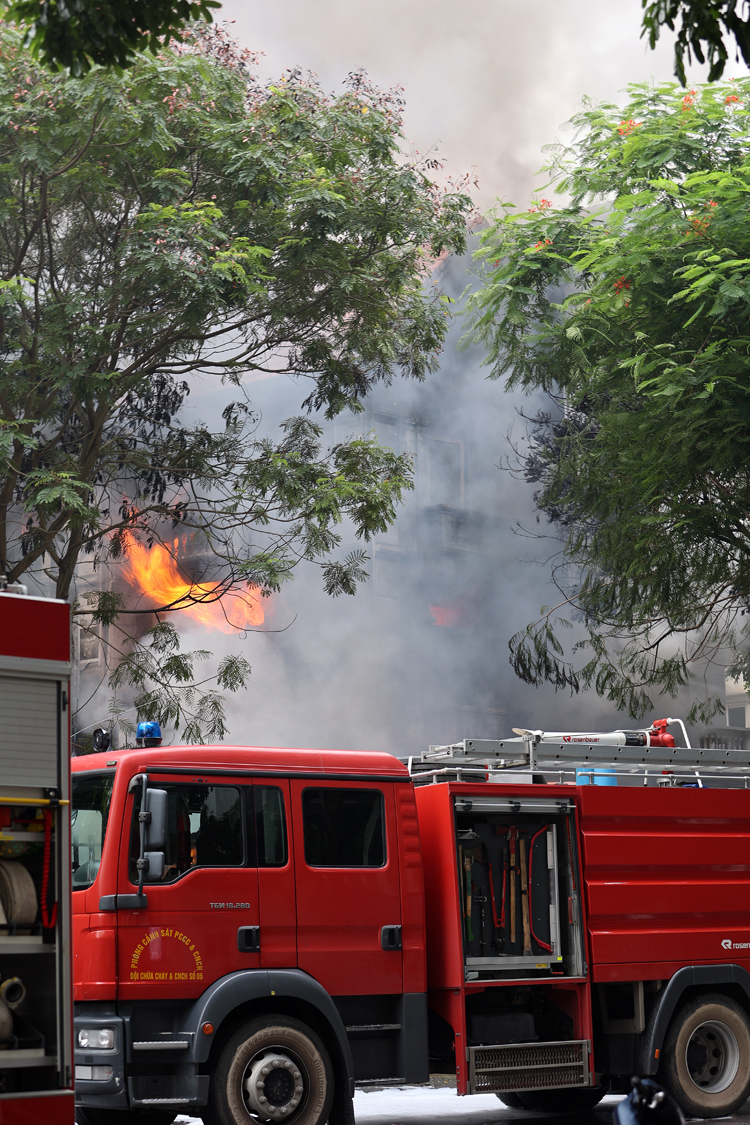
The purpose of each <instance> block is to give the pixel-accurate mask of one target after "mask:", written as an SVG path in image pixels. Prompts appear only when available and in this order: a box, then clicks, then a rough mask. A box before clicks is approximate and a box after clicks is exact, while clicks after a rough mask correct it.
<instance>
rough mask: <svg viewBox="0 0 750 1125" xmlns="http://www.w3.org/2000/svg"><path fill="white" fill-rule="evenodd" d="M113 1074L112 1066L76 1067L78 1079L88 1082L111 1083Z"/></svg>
mask: <svg viewBox="0 0 750 1125" xmlns="http://www.w3.org/2000/svg"><path fill="white" fill-rule="evenodd" d="M113 1073H114V1072H113V1070H112V1067H111V1066H78V1065H77V1066H76V1078H83V1079H85V1080H86V1081H87V1082H91V1081H94V1082H111V1080H112V1074H113Z"/></svg>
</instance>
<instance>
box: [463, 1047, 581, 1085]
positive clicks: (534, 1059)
mask: <svg viewBox="0 0 750 1125" xmlns="http://www.w3.org/2000/svg"><path fill="white" fill-rule="evenodd" d="M469 1082H470V1083H471V1093H472V1094H494V1093H501V1092H502V1091H503V1090H514V1091H515V1090H553V1089H557V1088H559V1087H561V1086H588V1085H589V1043H588V1040H587V1039H577V1040H574V1041H572V1042H570V1041H567V1042H564V1043H512V1044H505V1043H504V1044H500V1045H498V1046H496V1047H470V1048H469Z"/></svg>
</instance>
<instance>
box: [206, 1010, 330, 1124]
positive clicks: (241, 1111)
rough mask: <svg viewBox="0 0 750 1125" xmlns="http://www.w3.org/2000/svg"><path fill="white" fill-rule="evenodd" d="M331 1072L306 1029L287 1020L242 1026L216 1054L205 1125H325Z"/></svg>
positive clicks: (274, 1018) (318, 1042) (263, 1019)
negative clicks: (274, 1124)
mask: <svg viewBox="0 0 750 1125" xmlns="http://www.w3.org/2000/svg"><path fill="white" fill-rule="evenodd" d="M332 1104H333V1069H332V1067H331V1060H330V1058H329V1056H328V1052H327V1051H326V1049H325V1047H324V1045H323V1043H322V1042H321V1040H320V1039H319V1038H318V1036H317V1035H316V1034H315V1032H314V1031H312V1030H311V1028H309V1027H307V1026H306V1025H305V1024H303V1023H300V1021H299V1020H295V1019H293V1018H291V1017H290V1016H264V1017H261V1018H259V1019H256V1020H252V1021H251V1022H250V1023H247V1024H244V1025H243V1026H242V1027H241V1028H239V1030H238V1031H236V1032H235V1033H234V1035H232V1037H231V1038H230V1039H228V1040H227V1042H226V1043H225V1044H224V1046H223V1048H222V1049H221V1050H220V1052H219V1056H218V1058H217V1060H216V1064H215V1066H214V1068H213V1073H212V1075H211V1090H210V1094H209V1106H208V1114H207V1120H208V1121H210V1125H258V1123H263V1125H268V1123H271V1122H277V1121H285V1122H286V1121H293V1122H294V1123H295V1125H324V1123H325V1122H326V1121H327V1120H328V1117H329V1114H330V1111H331V1105H332Z"/></svg>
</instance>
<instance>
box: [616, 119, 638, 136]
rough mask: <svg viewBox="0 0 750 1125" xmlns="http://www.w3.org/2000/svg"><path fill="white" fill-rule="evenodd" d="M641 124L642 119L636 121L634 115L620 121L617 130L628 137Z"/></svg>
mask: <svg viewBox="0 0 750 1125" xmlns="http://www.w3.org/2000/svg"><path fill="white" fill-rule="evenodd" d="M639 125H640V121H634V120H633V118H632V117H628V119H627V121H625V120H623V121H621V122H620V124H619V126H618V128H617V132H618V133H619V134H620V136H621V137H627V136H628V135H629V134H630V133H632V132H633V130H634V129H637V128H638V126H639Z"/></svg>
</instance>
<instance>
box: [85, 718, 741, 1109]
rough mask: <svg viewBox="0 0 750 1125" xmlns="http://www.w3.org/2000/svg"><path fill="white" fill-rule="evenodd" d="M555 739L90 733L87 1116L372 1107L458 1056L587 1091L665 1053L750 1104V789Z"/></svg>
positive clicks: (573, 1098) (662, 1060)
mask: <svg viewBox="0 0 750 1125" xmlns="http://www.w3.org/2000/svg"><path fill="white" fill-rule="evenodd" d="M511 741H512V740H511ZM515 741H516V743H518V741H519V740H515ZM659 745H660V743H659V742H658V741H656V740H655V741H654V743H653V745H652V746H650V747H649V746H647V747H646V749H645V750H644V751H643V753H644V754H653V755H656V756H657V757H658V754H659V753H662V754H663V755H667V756H668V755H669V754H671V753H673V751H671V750H666V749H665V750H664V751H657V750H655V749H654V747H656V746H659ZM610 749H611V748H610ZM516 751H517V747H516ZM638 752H639V753H640V751H638ZM497 753H498V754H499V753H506V755H507V748H506V750H503V748H502V745H501V747H500V750H499V751H497ZM618 753H621V754H623V753H625V752H624V751H618ZM625 756H627V755H625ZM622 760H624V759H621V762H622ZM649 760H650V759H649ZM529 764H530V766H531V768H530V769H529V771H528V772H527V773H526V774H508V773H506V774H505V775H503V774H502V772H501V771H500V772H497V773H493V770H492V768H491V767H490V766H484V765H483V766H482V767H481V768H480V769H474V770H470V769H469V770H464V771H463V772H462V769H461V768H460V764H459V765H457V764H456V763H455V762H454V763H451V766H450V768H442V769H434V770H430V769H429V768H427V767H429V765H430V763H429V762H427V763H425V764H424V771H423V772H422V773H421V774H420V773H419V772H415V770H414V769H412V768H410V766H407V765H406V764H404V763H403V762H401V761H399V760H398V759H396V758H395V757H393V756H391V755H389V754H373V753H349V752H344V751H313V750H294V749H289V750H283V749H263V748H247V747H227V746H218V747H170V748H166V747H160V746H150V747H147V746H144V747H142V748H139V749H135V750H126V751H120V752H115V753H113V752H111V751H110V752H105V753H103V754H94V755H90V756H87V757H85V758H78V759H75V760H74V762H73V798H72V799H73V829H72V848H73V877H72V882H73V901H74V906H73V911H74V913H73V924H74V949H75V972H74V981H75V989H76V992H75V999H76V1005H75V1047H76V1056H75V1061H76V1098H77V1105H78V1116H79V1121H80V1122H81V1123H82V1125H108V1122H109V1121H110V1111H111V1110H115V1109H116V1110H118V1111H120V1113H119V1115H118V1121H122V1122H123V1123H125V1122H129V1121H132V1122H133V1125H168V1123H169V1122H171V1121H172V1120H173V1119H174V1117H175V1115H176V1114H177V1113H178V1112H189V1113H192V1114H194V1115H196V1116H202V1117H203V1119H204V1121H205V1122H206V1123H207V1125H248V1123H249V1122H253V1121H257V1122H263V1123H267V1122H272V1121H282V1120H289V1121H292V1120H294V1121H295V1123H296V1125H323V1123H325V1122H326V1121H327V1120H330V1121H331V1122H332V1123H333V1125H351V1123H352V1122H353V1110H352V1096H353V1093H354V1087H355V1083H356V1084H361V1085H366V1084H368V1083H377V1084H383V1083H393V1084H404V1083H420V1082H427V1081H429V1078H430V1074H431V1073H432V1074H434V1073H440V1074H443V1075H444V1074H446V1073H449V1074H455V1076H456V1086H457V1092H458V1093H459V1094H473V1093H486V1092H494V1093H496V1094H497V1095H498V1097H500V1098H501V1099H502V1100H503V1101H505V1102H506V1103H507V1104H509V1105H514V1106H519V1107H524V1108H528V1109H566V1108H567V1109H578V1110H581V1111H582V1110H585V1109H586V1108H590V1107H592V1106H593V1105H595V1104H596V1102H597V1101H598V1100H599V1099H600V1098H601V1097H602V1096H603V1095H604V1094H605V1093H606V1092H607V1091H610V1090H611V1091H613V1092H620V1091H621V1092H625V1091H626V1090H627V1089H628V1088H629V1080H630V1076H631V1075H632V1074H633V1073H641V1074H650V1075H656V1076H657V1077H658V1078H659V1080H661V1081H664V1082H666V1083H667V1084H668V1085H669V1087H670V1089H672V1091H673V1093H674V1094H675V1095H676V1096H677V1097H678V1099H679V1100H680V1101H681V1102H682V1104H683V1106H684V1107H685V1108H687V1109H688V1110H689V1111H690V1112H691V1113H693V1114H694V1115H696V1116H704V1117H712V1116H719V1115H722V1114H726V1113H729V1112H732V1110H733V1109H734V1108H735V1107H736V1105H739V1104H741V1102H742V1101H743V1100H745V1098H746V1097H747V1096H748V1093H750V971H749V970H750V900H749V899H748V891H749V890H750V829H748V827H747V825H748V823H749V820H748V814H749V813H750V794H748V793H747V792H746V791H745V790H744V789H739V788H731V787H730V788H727V787H726V783H722V785H721V787H718V788H717V787H714V788H712V787H711V785H710V784H708V783H707V784H706V785H705V786H703V785H702V784H701V785H700V787H696V785H698V784H699V783H698V782H696V780H695V778H694V777H693V774H692V773H691V774H690V775H689V777H690V778H692V780H687V781H684V782H683V783H682V784H680V783H679V779H678V778H677V776H676V773H675V771H674V769H672V771H671V773H670V775H669V776H668V777H667V786H666V787H665V786H664V785H662V784H661V781H663V780H664V778H663V777H661V781H660V783H659V784H658V785H657V784H656V781H657V780H659V779H658V778H656V777H655V776H652V777H651V782H650V783H649V784H647V785H646V786H644V785H643V783H642V782H641V781H638V783H637V784H632V783H629V782H628V780H627V778H624V777H623V778H620V782H621V784H619V785H617V786H607V785H590V784H589V785H587V784H581V782H582V781H584V780H585V779H583V778H578V779H577V780H578V782H579V783H578V784H576V783H575V781H576V777H575V773H573V776H572V782H573V783H571V781H568V780H564V770H563V769H559V772H558V779H557V780H555V778H554V777H553V776H552V774H551V773H549V772H546V771H545V772H539V768H538V766H539V763H538V762H536V761H534V762H530V763H529ZM553 764H555V763H553ZM557 765H559V763H557ZM596 768H597V769H598V767H596ZM720 768H726V767H720ZM589 772H590V774H591V776H590V777H589V778H588V780H595V779H594V777H593V767H592V769H591V770H590V771H589ZM652 774H653V770H652ZM540 780H541V781H545V784H535V781H540ZM623 781H624V782H625V784H622V782H623ZM631 781H632V779H631ZM647 781H648V778H647Z"/></svg>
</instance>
